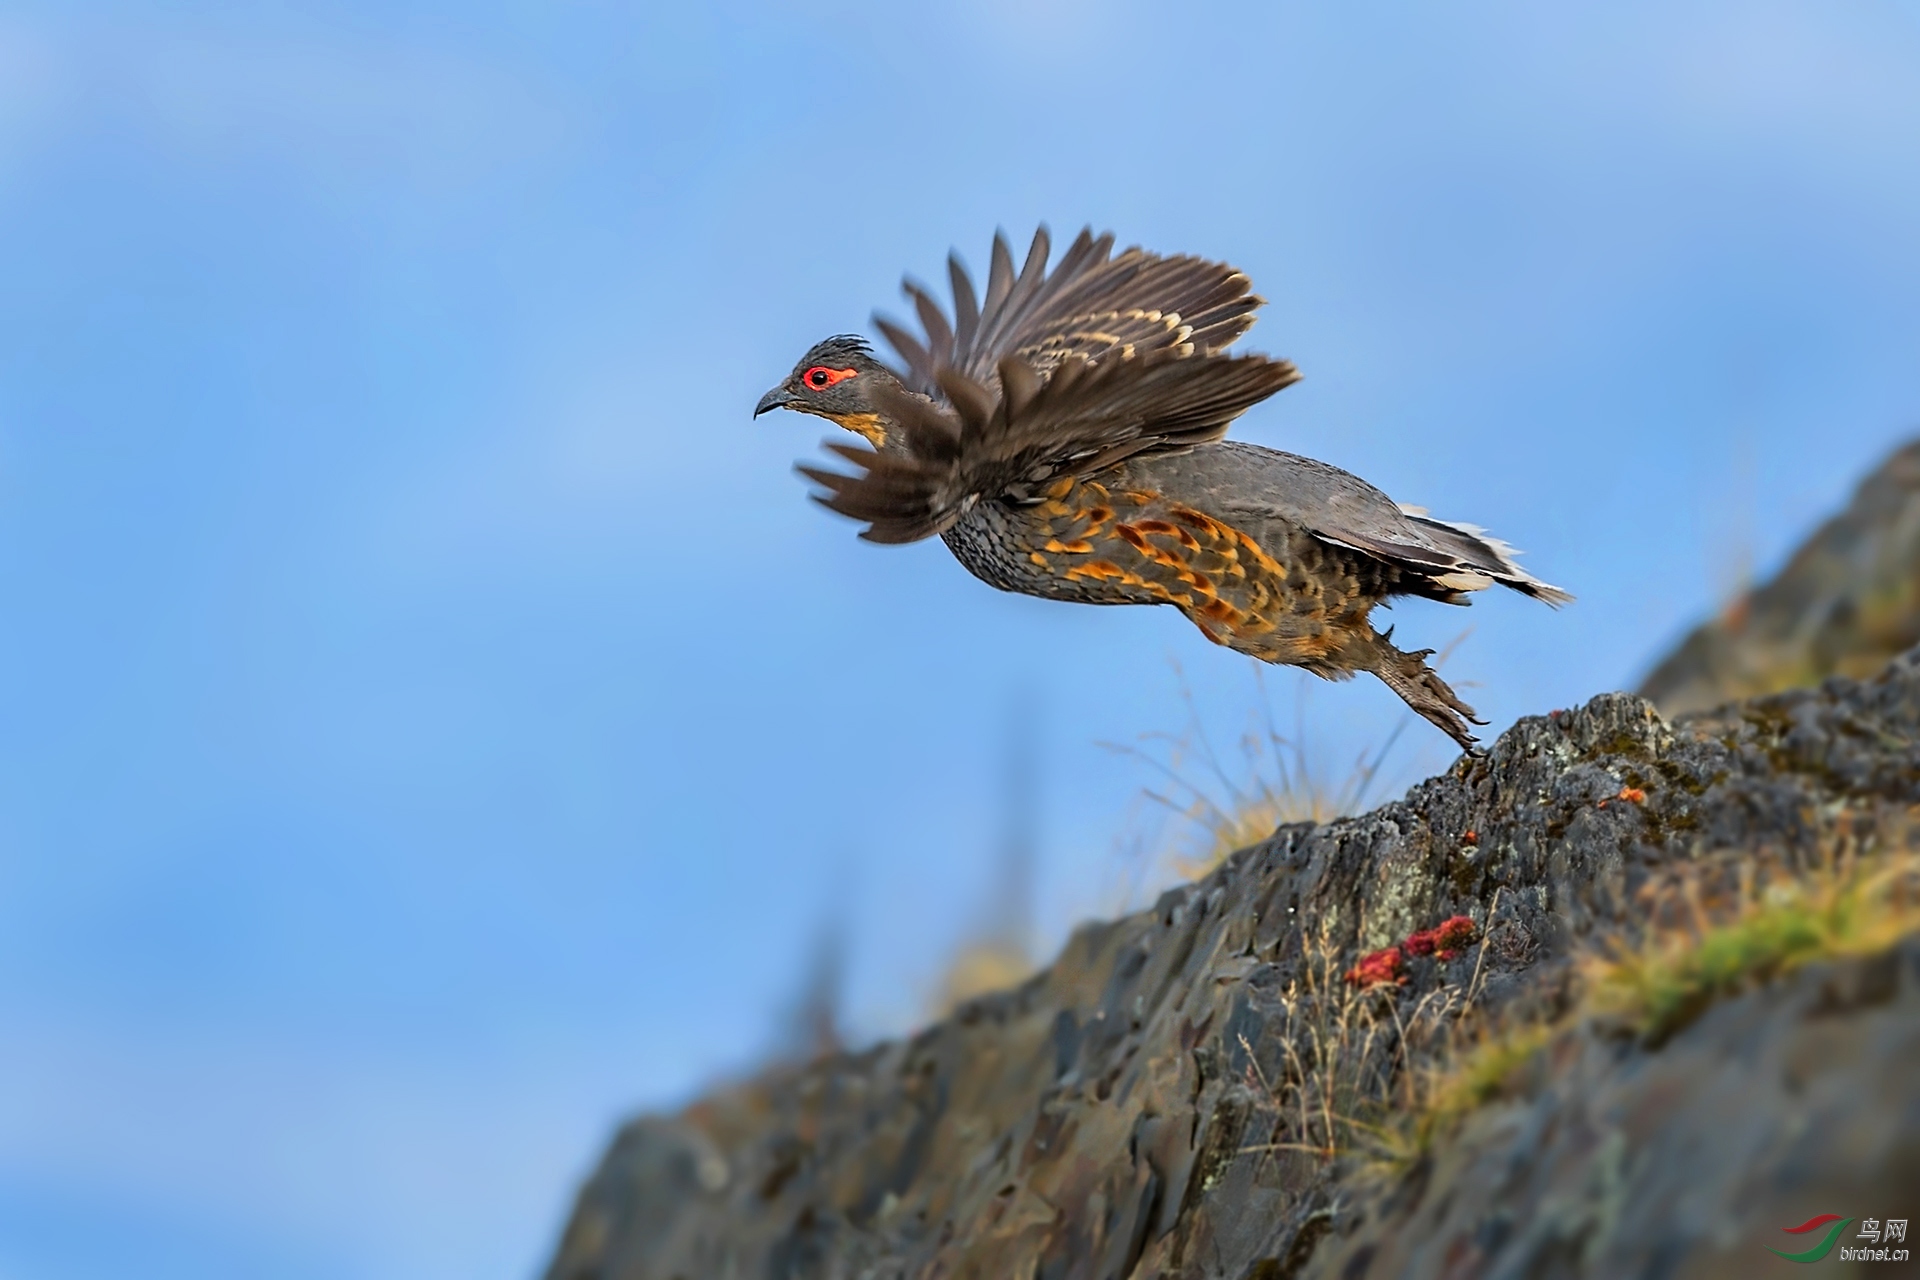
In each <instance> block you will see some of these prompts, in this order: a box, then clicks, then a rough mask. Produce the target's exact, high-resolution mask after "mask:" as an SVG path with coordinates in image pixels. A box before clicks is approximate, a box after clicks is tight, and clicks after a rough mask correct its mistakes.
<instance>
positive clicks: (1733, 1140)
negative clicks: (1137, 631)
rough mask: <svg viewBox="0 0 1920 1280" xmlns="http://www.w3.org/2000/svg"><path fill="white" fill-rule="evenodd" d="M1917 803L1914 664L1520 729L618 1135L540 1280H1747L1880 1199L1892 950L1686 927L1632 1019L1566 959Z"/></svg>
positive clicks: (1898, 988)
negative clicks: (1007, 980)
mask: <svg viewBox="0 0 1920 1280" xmlns="http://www.w3.org/2000/svg"><path fill="white" fill-rule="evenodd" d="M1916 802H1920V657H1916V656H1913V655H1909V656H1907V657H1904V658H1902V659H1900V660H1898V661H1896V662H1895V663H1894V664H1893V665H1892V666H1891V667H1889V668H1888V669H1887V670H1885V671H1884V672H1883V673H1882V674H1880V675H1878V676H1876V677H1874V678H1872V679H1868V680H1865V681H1855V680H1849V679H1840V678H1836V679H1832V680H1829V681H1827V682H1826V683H1824V684H1823V685H1821V686H1820V687H1819V688H1817V689H1809V690H1799V691H1794V692H1788V693H1783V694H1777V695H1773V696H1768V697H1762V698H1758V699H1754V700H1751V701H1748V702H1745V703H1740V704H1736V705H1733V706H1731V707H1728V708H1726V709H1723V710H1720V711H1716V712H1712V713H1706V714H1697V715H1693V716H1689V717H1684V718H1682V719H1680V720H1678V721H1676V722H1673V723H1669V722H1668V721H1666V720H1664V719H1662V718H1661V717H1660V715H1659V714H1658V713H1657V712H1656V711H1655V710H1654V709H1653V707H1652V706H1651V705H1650V704H1649V703H1647V702H1646V701H1643V700H1642V699H1640V698H1638V697H1634V696H1630V695H1625V694H1610V695H1606V696H1603V697H1600V698H1596V699H1595V700H1593V701H1592V702H1590V703H1588V704H1587V705H1586V706H1584V707H1580V708H1577V709H1574V710H1570V711H1564V712H1555V713H1553V714H1552V715H1548V716H1543V717H1537V718H1533V719H1528V720H1523V721H1521V722H1520V723H1519V724H1517V725H1515V726H1514V727H1513V728H1512V729H1510V730H1509V731H1507V732H1506V733H1504V734H1502V735H1501V737H1500V738H1499V740H1498V741H1497V742H1496V743H1495V744H1494V745H1493V747H1492V749H1491V750H1490V751H1489V752H1488V753H1487V754H1486V755H1484V756H1482V757H1477V758H1462V759H1461V760H1460V761H1459V762H1457V763H1456V764H1455V766H1454V767H1453V768H1452V769H1451V770H1450V771H1449V772H1448V773H1446V774H1444V775H1442V776H1440V777H1437V778H1433V779H1431V780H1429V781H1427V782H1424V783H1422V784H1420V785H1419V786H1416V787H1415V788H1414V789H1413V790H1412V791H1410V792H1409V793H1408V794H1407V796H1406V797H1405V798H1404V799H1403V800H1401V801H1398V802H1396V803H1393V804H1388V805H1386V806H1384V807H1382V808H1380V809H1378V810H1376V811H1374V812H1372V813H1369V814H1366V815H1364V816H1361V817H1357V818H1352V819H1347V820H1342V821H1337V822H1331V823H1326V824H1323V825H1317V826H1316V825H1298V826H1289V827H1283V828H1282V829H1280V830H1279V831H1277V832H1276V833H1275V834H1274V835H1273V836H1272V837H1271V838H1270V839H1268V840H1267V841H1265V842H1264V843H1262V844H1260V845H1258V846H1255V847H1253V848H1250V849H1247V850H1244V851H1242V852H1240V853H1238V854H1236V855H1234V856H1233V857H1232V858H1230V859H1229V860H1228V861H1227V863H1226V864H1225V865H1224V866H1222V867H1220V868H1219V869H1218V870H1216V871H1215V872H1213V873H1212V874H1210V875H1209V876H1207V877H1206V878H1205V879H1203V880H1200V881H1198V882H1196V883H1193V884H1189V885H1185V886H1182V887H1180V888H1178V889H1175V890H1172V891H1170V892H1168V893H1167V894H1166V895H1165V896H1163V897H1162V898H1161V900H1160V901H1159V902H1158V903H1157V904H1156V905H1155V907H1154V908H1153V909H1152V910H1151V911H1147V912H1143V913H1141V914H1139V915H1135V916H1132V917H1129V918H1126V919H1122V920H1119V921H1115V922H1113V923H1108V924H1097V925H1090V926H1087V927H1085V928H1083V929H1081V930H1080V931H1079V932H1078V933H1077V934H1075V935H1074V937H1073V938H1072V940H1071V941H1070V942H1069V943H1068V945H1067V947H1066V949H1065V951H1064V952H1063V953H1062V954H1061V956H1060V957H1059V959H1058V961H1057V962H1056V963H1055V964H1054V965H1053V966H1052V967H1051V968H1049V969H1047V970H1045V971H1044V972H1042V973H1040V974H1038V975H1036V976H1035V977H1034V978H1032V979H1031V980H1029V981H1028V982H1027V983H1025V984H1024V985H1022V986H1021V987H1019V988H1017V989H1015V990H1012V991H1008V992H1005V993H1002V994H998V995H994V996H989V997H985V998H982V999H978V1000H975V1001H973V1002H971V1003H969V1004H967V1005H965V1006H963V1007H962V1008H961V1009H960V1010H959V1011H958V1012H957V1013H956V1015H955V1016H954V1017H952V1018H950V1019H949V1020H947V1021H944V1022H942V1023H939V1024H938V1025H935V1026H932V1027H930V1028H928V1029H927V1030H925V1031H923V1032H921V1033H920V1034H918V1035H916V1036H914V1037H913V1038H911V1039H909V1040H905V1041H900V1042H895V1043H887V1044H882V1045H879V1046H877V1047H875V1048H872V1049H870V1050H867V1051H866V1052H863V1053H856V1054H840V1055H834V1056H829V1057H825V1058H822V1059H820V1060H818V1061H816V1062H814V1063H812V1064H811V1065H809V1066H806V1067H804V1068H796V1069H787V1070H781V1071H778V1072H775V1073H772V1074H769V1075H767V1076H765V1077H764V1078H761V1079H758V1080H755V1081H752V1082H750V1083H748V1084H744V1085H741V1086H738V1087H734V1088H730V1089H726V1090H723V1091H720V1092H718V1093H716V1094H714V1095H713V1096H711V1097H709V1098H707V1099H705V1100H704V1101H702V1102H700V1103H699V1104H697V1105H695V1106H693V1107H691V1108H689V1109H687V1110H686V1111H684V1112H682V1113H681V1114H678V1115H672V1116H654V1117H647V1118H643V1119H640V1120H637V1121H635V1122H633V1123H632V1124H630V1125H629V1126H627V1127H626V1128H625V1129H624V1130H623V1131H622V1132H621V1133H620V1134H619V1135H618V1137H617V1138H616V1140H615V1141H614V1143H613V1146H612V1149H611V1150H610V1151H609V1152H608V1153H607V1156H606V1158H605V1160H604V1162H603V1163H602V1165H601V1167H600V1169H599V1170H598V1171H597V1172H596V1173H595V1174H594V1176H593V1177H592V1179H591V1180H590V1181H589V1183H588V1184H587V1185H586V1187H585V1188H584V1189H583V1190H582V1192H581V1193H580V1197H579V1201H578V1204H577V1206H576V1209H575V1211H574V1213H573V1216H572V1219H571V1221H570V1222H569V1224H568V1225H567V1228H566V1231H565V1235H564V1238H563V1240H562V1243H561V1245H560V1248H559V1250H558V1254H557V1256H556V1257H555V1259H554V1261H553V1263H552V1266H551V1269H550V1271H549V1273H548V1274H549V1277H550V1280H668V1278H670V1277H678V1278H680V1280H721V1278H724V1277H754V1278H755V1280H762V1278H772V1280H780V1278H783V1277H793V1278H799V1277H820V1278H823V1280H824V1278H827V1277H834V1278H840V1277H844V1278H846V1280H854V1278H856V1277H872V1278H874V1280H881V1278H900V1280H904V1278H906V1277H983V1278H985V1277H1019V1278H1021V1280H1029V1278H1038V1277H1048V1278H1051V1280H1066V1278H1069V1277H1075V1278H1077V1277H1086V1278H1088V1280H1093V1278H1095V1277H1101V1278H1105V1277H1157V1276H1182V1277H1188V1276H1191V1277H1201V1276H1205V1277H1223V1278H1229V1280H1278V1278H1279V1277H1288V1276H1315V1277H1334V1276H1338V1277H1343V1278H1346V1280H1355V1278H1358V1277H1363V1276H1380V1277H1387V1276H1434V1277H1442V1276H1446V1277H1454V1276H1461V1277H1464V1276H1482V1275H1492V1276H1509V1275H1511V1276H1595V1277H1599V1276H1629V1275H1631V1276H1665V1275H1672V1276H1707V1275H1719V1274H1726V1275H1733V1274H1736V1273H1740V1274H1745V1273H1746V1272H1748V1271H1751V1270H1752V1269H1753V1267H1754V1266H1755V1265H1756V1264H1763V1263H1769V1262H1771V1261H1772V1259H1771V1258H1769V1257H1768V1256H1767V1255H1766V1254H1765V1253H1764V1252H1763V1246H1767V1245H1775V1246H1781V1247H1783V1248H1785V1249H1786V1250H1787V1251H1795V1250H1798V1249H1800V1248H1801V1247H1803V1246H1805V1245H1806V1244H1807V1243H1808V1236H1806V1235H1794V1234H1782V1229H1783V1228H1785V1227H1791V1226H1796V1225H1798V1224H1801V1223H1803V1222H1805V1221H1806V1220H1808V1219H1810V1218H1814V1217H1815V1216H1817V1215H1821V1214H1829V1213H1831V1214H1836V1215H1839V1216H1840V1218H1841V1219H1864V1218H1866V1217H1868V1216H1874V1217H1877V1218H1889V1217H1894V1216H1898V1217H1900V1218H1905V1217H1907V1216H1908V1211H1909V1210H1910V1209H1912V1208H1914V1207H1915V1204H1914V1203H1913V1202H1914V1200H1915V1197H1916V1191H1920V1070H1915V1069H1914V1067H1913V1064H1914V1063H1915V1062H1916V1061H1920V948H1916V946H1915V945H1914V944H1913V943H1911V942H1910V941H1903V940H1902V938H1901V937H1900V933H1901V930H1900V929H1898V928H1896V929H1895V930H1893V931H1892V932H1891V933H1888V932H1885V931H1884V930H1883V931H1882V933H1881V934H1878V935H1874V937H1873V938H1868V939H1867V940H1868V941H1869V942H1871V943H1872V945H1871V946H1866V947H1864V949H1863V948H1862V947H1860V946H1855V947H1853V948H1852V949H1848V948H1844V947H1842V948H1837V949H1833V948H1830V949H1829V950H1828V951H1826V952H1823V951H1822V950H1821V949H1820V948H1819V947H1817V946H1815V947H1812V948H1811V949H1808V948H1807V947H1802V948H1801V950H1800V951H1799V952H1795V953H1793V954H1795V955H1797V956H1798V957H1799V961H1798V962H1796V963H1794V964H1792V965H1787V964H1783V963H1778V962H1777V961H1778V960H1779V957H1780V956H1782V955H1785V954H1787V952H1784V951H1781V950H1780V949H1779V946H1778V945H1775V944H1778V943H1779V942H1780V940H1779V939H1777V938H1776V939H1773V940H1772V942H1768V940H1767V938H1766V937H1764V936H1762V937H1761V938H1760V943H1758V944H1756V945H1759V946H1760V952H1759V953H1756V954H1757V955H1758V958H1757V959H1754V958H1752V957H1748V958H1747V960H1746V961H1744V962H1742V963H1733V964H1731V967H1729V962H1728V961H1727V959H1726V957H1725V956H1724V955H1721V954H1720V953H1721V952H1725V951H1727V946H1726V945H1722V943H1723V942H1724V939H1723V938H1722V939H1721V941H1716V942H1714V944H1713V945H1714V946H1718V947H1719V948H1720V951H1719V952H1714V953H1713V954H1712V955H1708V956H1707V957H1706V959H1704V960H1702V961H1701V962H1700V963H1701V964H1708V962H1709V961H1711V962H1712V963H1713V964H1719V965H1720V966H1721V967H1720V968H1719V969H1714V968H1711V966H1710V965H1709V967H1708V968H1706V969H1704V970H1702V972H1704V973H1706V974H1707V975H1708V976H1707V978H1706V979H1704V980H1701V981H1696V982H1694V983H1693V985H1692V986H1690V987H1686V988H1685V989H1684V991H1683V992H1682V996H1681V998H1679V999H1678V1002H1677V1003H1675V1002H1673V1001H1669V1004H1668V1005H1666V1006H1661V1007H1660V1009H1658V1010H1657V1011H1655V1012H1654V1013H1648V1012H1647V1010H1648V1009H1649V1008H1652V1007H1653V1006H1652V1005H1650V1004H1647V1003H1646V1001H1647V1000H1651V999H1653V997H1652V996H1647V997H1645V999H1643V1000H1642V1004H1641V1005H1640V1006H1637V1007H1638V1009H1639V1012H1638V1013H1637V1014H1627V1013H1621V1012H1619V1011H1618V1007H1617V1006H1616V1007H1615V1012H1614V1013H1612V1014H1608V1013H1607V1011H1606V1008H1607V1007H1606V1006H1604V1005H1603V1004H1600V1003H1595V1002H1594V1001H1593V1000H1592V996H1591V989H1592V987H1593V979H1592V977H1591V974H1592V973H1593V972H1594V969H1593V966H1594V965H1595V964H1596V963H1600V961H1601V959H1602V958H1603V957H1604V956H1605V955H1608V954H1611V955H1615V956H1632V955H1649V954H1653V952H1651V951H1649V950H1648V948H1650V947H1655V946H1656V945H1666V944H1665V943H1663V942H1662V937H1663V936H1664V935H1662V933H1661V931H1662V930H1663V929H1666V930H1672V931H1674V936H1675V937H1680V936H1681V935H1685V936H1688V937H1692V938H1694V939H1695V941H1696V942H1698V941H1701V940H1704V939H1707V938H1708V935H1710V934H1712V931H1713V929H1714V928H1716V927H1717V926H1716V925H1715V924H1714V921H1716V920H1721V919H1728V918H1736V917H1738V916H1739V913H1740V911H1741V910H1743V909H1745V908H1743V906H1742V904H1747V906H1752V905H1753V904H1762V905H1764V904H1765V903H1768V902H1772V901H1774V900H1775V896H1777V895H1780V894H1786V895H1787V897H1786V898H1781V899H1780V900H1781V901H1786V900H1788V899H1789V898H1792V899H1793V900H1794V901H1799V900H1800V899H1798V898H1793V895H1794V894H1795V893H1797V892H1799V887H1800V886H1807V885H1818V884H1822V883H1831V882H1833V878H1834V877H1835V876H1836V875H1838V874H1840V872H1839V871H1837V870H1836V868H1841V867H1845V866H1856V865H1866V864H1867V863H1870V862H1871V861H1872V860H1874V859H1883V860H1884V859H1886V858H1888V857H1895V856H1900V855H1901V854H1902V851H1909V853H1908V855H1907V856H1910V848H1911V843H1910V839H1909V836H1908V835H1907V829H1908V828H1907V823H1906V819H1907V815H1908V813H1909V810H1910V809H1911V808H1912V806H1914V805H1915V804H1916ZM1908 865H1909V867H1910V864H1908ZM1880 883H1881V885H1882V888H1883V889H1884V888H1885V882H1884V878H1883V880H1882V881H1881V882H1880ZM1896 887H1897V893H1896V895H1895V896H1896V897H1898V894H1900V893H1906V892H1907V890H1908V888H1909V887H1910V886H1909V885H1908V883H1907V882H1906V881H1902V882H1901V883H1900V884H1899V885H1898V886H1896ZM1826 901H1827V902H1828V906H1827V907H1826V908H1822V909H1823V910H1826V911H1827V915H1826V916H1824V917H1821V919H1823V920H1826V921H1827V924H1826V925H1818V926H1817V927H1815V926H1809V927H1812V928H1814V929H1815V933H1816V934H1818V933H1819V929H1820V928H1826V927H1828V926H1829V925H1830V926H1832V927H1833V928H1835V929H1838V928H1842V927H1843V926H1845V927H1851V926H1848V925H1847V921H1848V920H1851V919H1852V918H1853V917H1852V916H1847V918H1846V920H1840V916H1842V915H1845V914H1846V912H1845V911H1842V910H1841V908H1840V907H1837V906H1834V905H1833V904H1834V903H1836V902H1839V901H1840V900H1839V899H1830V900H1826ZM1849 901H1850V900H1849ZM1899 901H1900V902H1905V901H1906V899H1904V898H1900V899H1899ZM1848 910H1851V908H1848ZM1729 913H1731V914H1729ZM1676 916H1677V917H1678V919H1677V920H1676V919H1674V917H1676ZM1689 917H1690V918H1691V922H1690V923H1689V920H1688V918H1689ZM1755 918H1756V919H1760V917H1755ZM1766 919H1771V917H1766ZM1836 920H1838V921H1839V923H1838V924H1835V923H1834V922H1835V921H1836ZM1883 923H1884V922H1883ZM1896 923H1898V921H1897V920H1896ZM1768 927H1769V928H1773V927H1774V926H1772V925H1769V926H1768ZM1689 931H1690V932H1689ZM1777 931H1778V930H1777V929H1776V932H1777ZM1749 932H1753V931H1749ZM1759 933H1760V934H1764V933H1765V930H1760V931H1759ZM1713 936H1714V937H1715V938H1720V935H1713ZM1741 936H1742V937H1745V935H1741ZM1820 936H1827V935H1825V934H1821V935H1820ZM1859 936H1861V937H1864V936H1866V935H1859ZM1874 938H1877V941H1875V940H1874ZM1855 940H1856V941H1858V938H1857V937H1856V939H1855ZM1789 941H1791V940H1790V939H1789ZM1762 944H1764V945H1762ZM1676 945H1677V944H1676ZM1768 945H1774V947H1775V949H1774V950H1773V951H1766V946H1768ZM1669 950H1671V948H1669ZM1663 954H1664V953H1663ZM1741 955H1742V956H1744V955H1745V953H1741ZM1715 956H1718V957H1719V958H1718V959H1715V958H1714V957H1715ZM1768 957H1772V959H1769V958H1768ZM1583 958H1584V959H1583ZM1736 959H1739V957H1736ZM1583 964H1584V965H1585V968H1584V969H1583V968H1582V965H1583ZM1634 972H1638V971H1634ZM1689 972H1692V971H1691V970H1689ZM1616 976H1617V975H1616ZM1490 1063H1491V1064H1493V1065H1492V1066H1489V1064H1490ZM1815 1243H1816V1244H1817V1243H1818V1242H1817V1241H1815ZM1829 1243H1830V1244H1831V1243H1832V1242H1831V1241H1829Z"/></svg>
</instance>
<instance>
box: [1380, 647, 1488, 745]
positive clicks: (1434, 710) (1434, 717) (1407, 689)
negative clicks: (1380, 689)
mask: <svg viewBox="0 0 1920 1280" xmlns="http://www.w3.org/2000/svg"><path fill="white" fill-rule="evenodd" d="M1381 648H1383V649H1384V650H1385V651H1386V652H1385V653H1384V654H1382V655H1381V659H1380V662H1379V664H1378V665H1376V666H1375V667H1374V669H1373V672H1374V674H1375V675H1377V676H1379V677H1380V679H1381V681H1382V683H1384V684H1385V685H1386V686H1387V688H1389V689H1391V690H1393V691H1394V692H1395V693H1397V694H1399V695H1400V697H1401V699H1402V700H1403V701H1405V702H1406V704H1407V705H1408V706H1409V707H1412V708H1413V709H1414V710H1415V711H1417V712H1418V713H1419V714H1420V715H1421V716H1423V717H1424V718H1425V719H1426V720H1427V721H1428V722H1429V723H1431V724H1432V725H1433V726H1434V727H1435V728H1437V729H1439V730H1440V731H1441V732H1442V733H1445V734H1446V735H1447V736H1448V737H1450V738H1452V739H1453V740H1454V741H1455V742H1457V743H1459V744H1460V746H1461V748H1462V749H1463V750H1466V751H1477V750H1479V740H1478V739H1476V738H1475V737H1474V736H1473V732H1472V731H1471V730H1470V729H1468V728H1467V725H1468V722H1472V723H1473V724H1485V723H1486V721H1484V720H1482V719H1480V717H1479V716H1477V715H1476V714H1475V713H1474V710H1473V708H1472V707H1470V706H1468V705H1467V704H1466V703H1464V702H1462V701H1461V700H1460V695H1458V694H1456V693H1455V692H1454V691H1453V689H1452V687H1451V686H1449V685H1448V684H1447V682H1446V681H1445V680H1442V679H1441V678H1440V673H1439V672H1437V671H1435V670H1434V669H1433V668H1431V667H1429V666H1428V665H1427V659H1428V658H1430V657H1432V656H1433V650H1431V649H1418V650H1415V651H1414V652H1412V653H1402V652H1401V651H1400V650H1398V649H1395V648H1394V647H1393V646H1392V645H1391V644H1388V643H1387V642H1386V637H1385V636H1383V637H1381Z"/></svg>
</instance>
